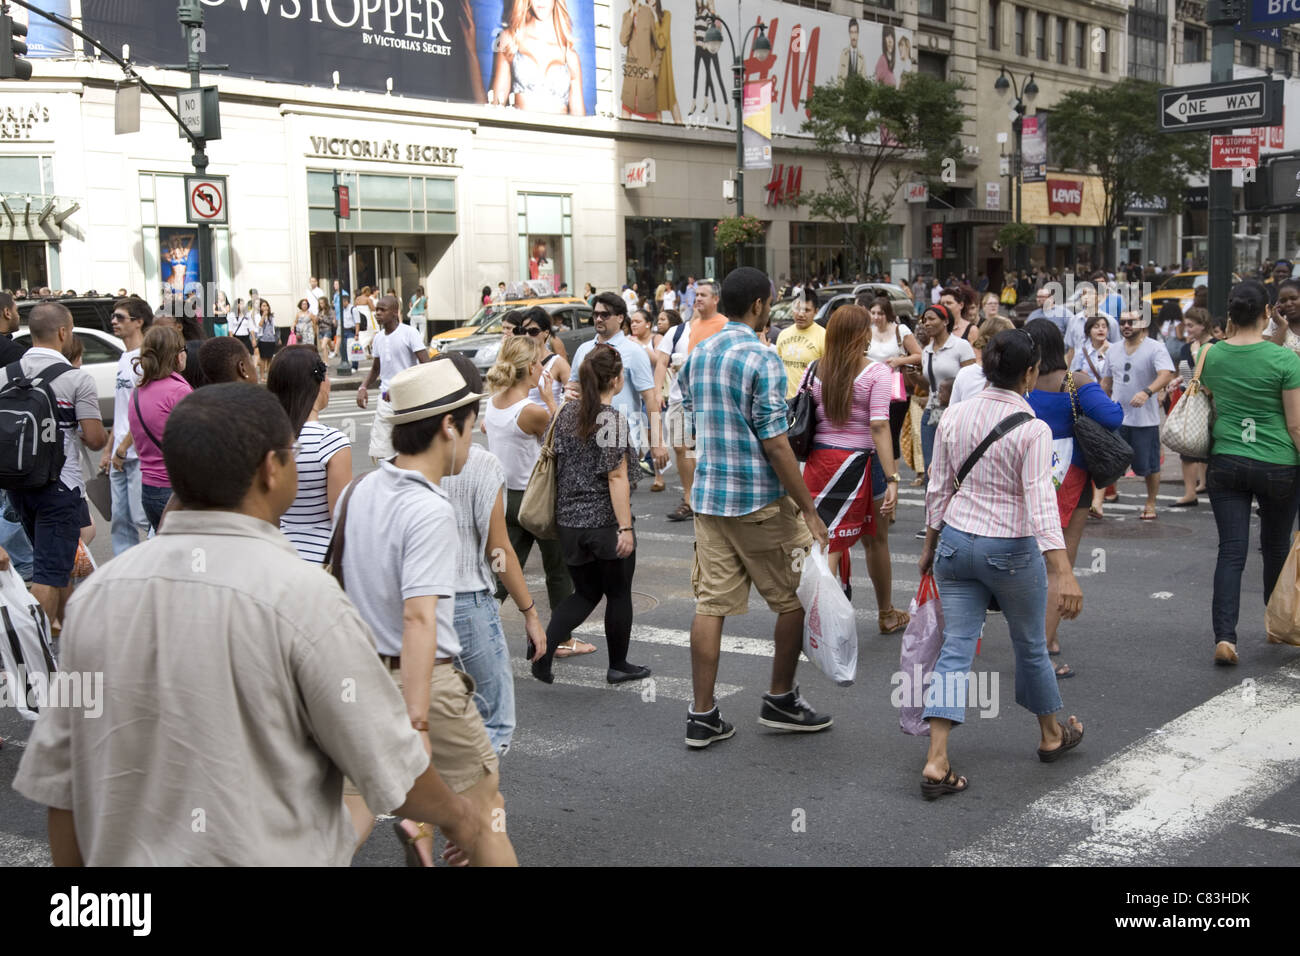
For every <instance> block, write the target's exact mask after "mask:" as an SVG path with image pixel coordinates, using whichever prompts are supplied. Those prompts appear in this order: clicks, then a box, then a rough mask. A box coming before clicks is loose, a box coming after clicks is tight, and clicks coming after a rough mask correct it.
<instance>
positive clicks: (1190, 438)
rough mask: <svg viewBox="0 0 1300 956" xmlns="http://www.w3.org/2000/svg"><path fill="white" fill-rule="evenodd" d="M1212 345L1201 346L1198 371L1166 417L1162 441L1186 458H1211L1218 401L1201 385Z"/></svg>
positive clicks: (1197, 363)
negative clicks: (1206, 357)
mask: <svg viewBox="0 0 1300 956" xmlns="http://www.w3.org/2000/svg"><path fill="white" fill-rule="evenodd" d="M1210 348H1211V346H1210V345H1205V346H1202V347H1201V354H1200V355H1199V356H1197V358H1196V374H1195V375H1194V376H1193V377H1192V381H1191V383H1190V384H1188V386H1187V390H1186V391H1185V392H1183V397H1182V398H1180V399H1179V400H1178V404H1177V405H1175V406H1174V410H1173V411H1172V412H1170V413H1169V417H1168V418H1166V419H1165V427H1164V430H1163V434H1162V435H1161V436H1160V438H1161V441H1163V442H1164V443H1165V445H1166V446H1167V447H1168V448H1171V449H1172V450H1174V451H1176V452H1177V453H1178V454H1179V455H1181V456H1183V457H1184V458H1209V457H1210V446H1211V444H1212V436H1211V431H1212V429H1213V428H1214V401H1213V399H1212V398H1211V397H1210V394H1209V392H1207V391H1206V390H1205V388H1204V386H1202V385H1201V369H1202V367H1204V365H1205V356H1206V355H1208V354H1209V351H1210Z"/></svg>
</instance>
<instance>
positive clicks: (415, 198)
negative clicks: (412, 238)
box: [307, 171, 456, 236]
mask: <svg viewBox="0 0 1300 956" xmlns="http://www.w3.org/2000/svg"><path fill="white" fill-rule="evenodd" d="M339 185H340V186H347V187H348V188H349V189H350V190H351V195H350V196H349V197H348V200H349V202H350V204H351V206H352V218H350V219H343V220H340V221H339V228H340V229H341V230H342V231H343V232H405V233H419V234H429V233H437V234H441V235H448V236H454V235H455V234H456V181H455V180H454V179H433V178H427V177H424V176H380V175H372V174H370V173H353V172H341V173H339ZM307 222H308V229H310V230H311V231H312V232H333V231H334V174H333V173H332V172H321V171H309V172H308V173H307Z"/></svg>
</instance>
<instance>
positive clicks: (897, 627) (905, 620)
mask: <svg viewBox="0 0 1300 956" xmlns="http://www.w3.org/2000/svg"><path fill="white" fill-rule="evenodd" d="M876 622H877V623H878V624H879V625H880V633H881V634H896V633H897V632H899V631H901V630H904V629H906V627H907V625H908V624H910V623H911V622H912V616H911V615H910V614H908V613H907V612H906V611H900V610H899V609H898V608H896V607H888V608H885V610H883V611H881V612H880V613H878V614H877V615H876Z"/></svg>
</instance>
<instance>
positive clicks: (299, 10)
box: [37, 0, 596, 116]
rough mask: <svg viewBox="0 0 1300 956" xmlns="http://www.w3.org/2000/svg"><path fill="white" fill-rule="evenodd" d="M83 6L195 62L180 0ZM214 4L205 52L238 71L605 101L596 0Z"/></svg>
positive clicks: (546, 103) (572, 103)
mask: <svg viewBox="0 0 1300 956" xmlns="http://www.w3.org/2000/svg"><path fill="white" fill-rule="evenodd" d="M40 2H41V3H42V4H43V5H44V6H46V7H47V8H48V9H52V10H55V9H56V8H58V7H61V6H66V5H67V4H66V0H40ZM56 12H57V10H56ZM81 12H82V21H83V27H84V29H85V30H86V32H87V33H89V34H90V35H91V36H93V37H95V38H96V39H97V40H99V41H100V42H101V43H103V44H104V45H105V46H106V47H108V48H109V49H110V50H116V49H118V48H120V47H121V45H122V44H124V43H129V44H131V59H132V61H134V62H135V63H139V64H146V65H152V66H158V65H162V64H166V63H183V62H185V52H186V51H185V45H184V41H183V40H182V38H181V31H180V28H179V27H178V26H177V24H176V3H175V0H82V2H81ZM203 14H204V24H203V26H204V30H205V34H204V40H205V47H206V49H205V50H204V52H203V59H204V62H207V63H228V64H230V70H229V72H230V73H232V74H234V75H236V76H247V77H253V78H255V79H260V80H270V81H275V82H283V83H294V84H302V85H311V86H326V87H327V86H331V85H332V74H333V73H334V71H336V70H337V71H338V73H339V87H340V88H341V89H349V90H369V91H373V92H378V93H382V92H384V91H385V89H386V88H387V80H388V79H390V78H391V79H392V81H393V93H394V94H397V95H400V96H410V97H417V98H421V99H432V100H447V101H451V102H456V103H487V102H493V103H497V104H501V105H505V106H510V107H512V108H514V109H520V110H525V111H527V112H531V113H568V114H571V115H575V116H585V115H588V114H590V113H592V112H594V110H595V108H596V69H595V61H596V39H595V18H594V14H593V7H592V0H461V2H457V3H450V2H444V0H386V2H383V3H380V2H377V0H328V2H319V0H203ZM37 19H38V18H37Z"/></svg>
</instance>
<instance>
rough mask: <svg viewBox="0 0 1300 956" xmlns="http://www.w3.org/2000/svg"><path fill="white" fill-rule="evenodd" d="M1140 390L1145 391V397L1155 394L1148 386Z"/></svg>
mask: <svg viewBox="0 0 1300 956" xmlns="http://www.w3.org/2000/svg"><path fill="white" fill-rule="evenodd" d="M1142 391H1144V392H1146V393H1147V398H1151V397H1152V396H1153V395H1155V392H1153V391H1151V389H1150V388H1149V387H1148V388H1144V389H1142Z"/></svg>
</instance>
